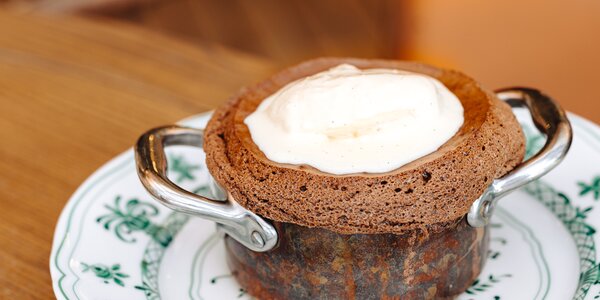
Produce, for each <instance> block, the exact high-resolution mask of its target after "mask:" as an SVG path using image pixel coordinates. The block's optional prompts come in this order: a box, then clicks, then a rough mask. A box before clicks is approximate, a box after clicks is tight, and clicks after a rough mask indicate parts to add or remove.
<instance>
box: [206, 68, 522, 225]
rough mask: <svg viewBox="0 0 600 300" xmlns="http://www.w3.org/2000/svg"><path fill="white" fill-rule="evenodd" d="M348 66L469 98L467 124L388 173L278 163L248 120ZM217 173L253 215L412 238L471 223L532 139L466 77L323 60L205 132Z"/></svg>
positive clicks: (223, 115)
mask: <svg viewBox="0 0 600 300" xmlns="http://www.w3.org/2000/svg"><path fill="white" fill-rule="evenodd" d="M340 64H351V65H354V66H356V67H358V68H361V69H373V68H388V69H399V70H404V71H410V72H414V73H420V74H425V75H428V76H431V77H433V78H436V79H438V80H439V81H440V82H442V83H443V84H444V85H446V87H447V88H448V89H449V90H450V91H451V92H452V93H454V94H455V95H456V96H457V97H458V99H460V101H461V104H462V107H463V108H464V123H463V125H462V127H460V129H459V130H458V132H457V133H456V134H455V135H454V136H452V137H451V138H450V139H449V140H448V141H447V142H445V143H444V144H443V145H442V146H441V147H439V149H437V150H436V151H435V152H433V153H431V154H429V155H426V156H424V157H421V158H419V159H416V160H414V161H412V162H410V163H408V164H406V165H403V166H401V167H399V168H397V169H395V170H392V171H388V172H384V173H357V174H347V175H335V174H329V173H325V172H322V171H319V170H318V169H316V168H314V167H311V166H307V165H300V166H298V165H291V164H281V163H276V162H273V161H271V160H269V159H268V158H267V157H266V156H265V155H264V154H263V152H261V150H260V149H259V148H258V147H257V146H256V144H255V143H254V142H253V140H252V137H251V135H250V132H249V130H248V127H247V125H246V124H245V123H244V120H245V119H246V118H247V117H248V116H249V115H250V114H251V113H253V112H254V111H255V110H256V108H257V107H258V105H260V103H261V102H262V100H264V99H265V98H267V97H269V96H270V95H271V94H273V93H275V92H277V91H278V90H279V89H281V88H282V87H283V86H285V85H286V84H288V83H290V82H292V81H295V80H298V79H300V78H303V77H306V76H310V75H313V74H316V73H318V72H322V71H325V70H327V69H330V68H333V67H336V66H338V65H340ZM205 149H206V156H207V165H208V167H209V170H210V172H211V174H213V176H214V177H215V179H216V180H217V182H218V183H219V184H221V185H222V186H223V187H224V188H225V189H227V190H228V191H229V192H231V193H232V195H233V197H234V198H235V199H236V201H237V202H238V203H239V204H241V205H242V206H244V207H245V208H247V209H249V210H251V211H253V212H255V213H258V214H260V215H262V216H265V217H267V218H269V219H271V220H275V221H281V222H289V223H294V224H298V225H302V226H307V227H321V228H326V229H329V230H332V231H335V232H338V233H344V234H351V233H396V234H401V233H405V232H407V231H409V230H412V229H417V228H420V229H422V230H424V229H431V228H437V227H440V226H441V227H443V226H444V224H445V223H448V222H454V223H456V222H457V220H458V219H459V218H461V217H462V216H464V215H465V214H466V213H467V212H468V210H469V208H470V206H471V204H472V203H473V201H474V200H475V199H477V198H478V197H479V195H481V194H482V193H483V191H484V190H485V189H486V188H487V187H488V186H489V185H490V183H491V182H492V180H493V179H494V178H498V177H501V176H502V175H504V174H505V173H506V172H508V171H509V170H512V169H513V168H514V167H515V166H516V165H517V164H519V163H520V162H521V161H522V159H523V155H524V151H525V150H524V149H525V146H524V138H523V133H522V131H521V128H520V126H519V124H518V122H517V121H516V119H515V117H514V115H513V114H512V111H511V109H510V107H509V106H508V105H507V104H506V103H504V102H502V101H501V100H499V99H497V98H496V96H494V94H492V93H491V92H488V91H486V90H484V89H482V88H481V86H480V85H479V84H478V83H477V82H475V81H474V80H473V79H471V78H469V77H467V76H466V75H464V74H462V73H460V72H456V71H449V70H442V69H438V68H434V67H431V66H426V65H423V64H418V63H412V62H398V61H385V60H359V59H332V58H330V59H318V60H313V61H309V62H306V63H303V64H300V65H298V66H295V67H292V68H289V69H287V70H285V71H283V72H281V73H279V74H277V75H275V76H273V77H272V78H270V79H268V80H266V81H263V82H261V83H260V84H258V85H256V86H254V87H251V88H248V89H245V90H243V91H242V92H241V93H240V94H238V95H237V96H235V97H234V98H233V99H231V100H230V101H229V102H228V103H227V104H226V105H224V106H222V107H221V108H219V109H218V110H217V111H216V112H215V114H214V116H213V118H212V119H211V121H210V122H209V124H208V126H207V128H206V131H205Z"/></svg>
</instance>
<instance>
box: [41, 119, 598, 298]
mask: <svg viewBox="0 0 600 300" xmlns="http://www.w3.org/2000/svg"><path fill="white" fill-rule="evenodd" d="M209 116H210V115H209V114H203V115H198V116H195V117H192V118H189V119H187V120H185V121H184V122H183V123H184V124H186V125H188V126H193V127H203V126H204V125H205V124H206V122H207V120H208V118H209ZM518 116H519V119H520V120H521V122H522V123H523V125H524V127H525V131H526V133H527V136H528V152H532V151H535V150H536V149H539V147H540V146H541V145H542V144H543V142H544V141H543V140H544V139H543V137H541V136H540V135H539V133H538V132H537V131H536V130H535V129H533V128H534V127H533V126H532V125H531V123H530V120H529V118H528V117H525V116H526V115H525V114H523V112H518ZM569 119H570V120H571V122H572V125H573V127H574V133H575V138H574V141H573V146H572V148H571V151H570V153H569V154H568V156H567V158H566V159H565V161H564V162H563V163H562V164H561V165H560V166H559V167H557V168H556V169H555V170H554V171H552V172H551V173H550V174H548V175H547V176H545V177H544V178H543V179H542V180H540V181H537V182H534V183H532V184H530V185H528V186H526V187H525V188H523V189H521V190H520V191H517V192H514V193H513V194H511V195H510V196H508V197H506V198H505V199H502V200H501V201H500V205H499V209H498V210H497V211H496V213H495V215H494V217H493V219H492V226H491V244H490V248H491V250H490V253H489V259H488V262H487V264H486V266H485V268H484V270H483V271H482V273H481V275H480V276H479V279H478V280H477V281H475V282H474V283H473V285H472V286H471V287H470V288H469V289H468V290H467V291H466V292H465V293H464V294H463V295H461V296H460V297H459V299H560V300H564V299H571V298H574V299H598V298H600V269H599V268H600V266H599V264H598V257H597V253H596V246H595V245H596V244H597V243H599V242H600V241H599V240H598V234H597V233H596V228H600V226H599V225H600V204H599V202H598V200H600V155H599V154H600V128H599V127H597V126H596V125H594V124H592V123H590V122H588V121H586V120H584V119H582V118H580V117H577V116H575V115H572V114H571V115H569ZM167 153H168V156H169V158H170V160H169V161H170V164H169V168H170V177H171V178H172V180H174V181H176V182H177V183H179V184H180V185H182V186H183V187H185V188H187V189H189V190H192V191H196V192H198V193H205V192H207V191H206V183H207V180H208V172H207V169H206V167H205V165H204V153H203V152H202V150H200V149H195V148H190V147H173V148H170V149H168V150H167ZM50 273H51V274H52V282H53V286H54V292H55V294H56V297H57V298H58V299H127V300H132V299H176V300H180V299H239V298H250V296H249V295H247V294H246V293H245V291H243V290H242V289H240V287H239V286H238V285H237V283H236V282H235V280H234V279H233V277H232V276H231V274H230V272H229V270H228V268H227V266H226V263H225V254H224V245H223V241H222V240H221V239H220V238H219V237H218V236H217V235H216V234H215V226H214V223H212V222H209V221H205V220H202V219H198V218H194V217H189V216H186V215H182V214H178V213H174V212H172V211H170V210H169V209H167V208H165V207H163V206H161V205H159V204H158V203H157V202H155V201H153V200H152V199H151V197H150V196H149V195H148V193H147V192H146V191H145V190H144V188H143V187H142V185H141V184H140V183H139V181H138V178H137V175H136V170H135V164H134V158H133V152H132V150H129V151H127V152H125V153H123V154H121V155H119V156H118V157H116V158H115V159H113V160H112V161H110V162H109V163H107V164H106V165H104V166H103V167H102V168H100V169H99V170H97V171H96V172H95V173H94V174H93V175H92V176H91V177H90V178H88V179H87V180H86V181H85V182H84V183H83V184H82V185H81V187H79V189H78V190H77V192H75V194H74V195H73V196H72V197H71V199H70V200H69V202H68V203H67V205H66V206H65V208H64V210H63V212H62V214H61V216H60V219H59V220H58V224H57V226H56V231H55V234H54V244H53V247H52V253H51V257H50Z"/></svg>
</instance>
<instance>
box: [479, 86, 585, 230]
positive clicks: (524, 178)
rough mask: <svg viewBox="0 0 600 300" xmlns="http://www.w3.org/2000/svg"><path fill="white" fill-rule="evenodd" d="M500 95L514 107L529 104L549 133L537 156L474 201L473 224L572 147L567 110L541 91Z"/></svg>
mask: <svg viewBox="0 0 600 300" xmlns="http://www.w3.org/2000/svg"><path fill="white" fill-rule="evenodd" d="M496 95H497V96H498V98H500V100H504V101H506V102H507V103H508V104H509V105H510V106H512V107H527V108H528V109H529V111H530V113H531V117H532V119H533V123H534V124H535V126H536V127H537V128H538V129H539V130H540V131H541V132H543V133H545V134H546V137H547V138H546V144H545V145H544V147H543V148H542V149H541V150H540V151H539V152H538V153H537V154H535V155H534V156H533V157H531V158H530V159H528V160H526V161H525V162H523V163H521V164H520V165H519V166H517V167H516V168H515V169H513V170H512V171H511V172H509V173H508V174H506V175H504V176H503V177H502V178H498V179H495V180H494V181H493V182H492V184H491V185H490V186H489V187H488V188H487V190H486V191H485V192H483V194H482V195H481V196H480V197H479V199H477V200H476V201H475V202H474V203H473V205H472V206H471V209H470V211H469V213H468V214H467V221H468V222H469V225H471V226H473V227H483V226H485V225H487V224H488V223H489V221H490V218H491V216H492V214H493V211H494V207H495V205H496V203H497V201H498V199H500V198H502V197H503V196H505V195H506V194H508V193H510V192H512V191H514V190H515V189H517V188H519V187H521V186H523V185H525V184H527V183H529V182H531V181H533V180H535V179H538V178H539V177H541V176H543V175H544V174H546V173H548V172H549V171H550V170H552V169H554V167H556V166H557V165H558V164H559V163H560V162H561V161H562V160H563V158H564V157H565V155H566V154H567V152H568V151H569V147H570V146H571V140H572V138H573V132H572V130H571V124H570V123H569V120H568V119H567V116H566V114H565V112H564V110H563V109H562V108H561V107H560V106H559V105H558V104H557V103H555V102H554V101H553V100H552V99H550V98H549V97H548V96H546V95H544V94H542V93H541V92H540V91H538V90H534V89H530V88H508V89H502V90H498V91H496Z"/></svg>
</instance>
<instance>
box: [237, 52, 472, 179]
mask: <svg viewBox="0 0 600 300" xmlns="http://www.w3.org/2000/svg"><path fill="white" fill-rule="evenodd" d="M463 121H464V118H463V107H462V105H461V103H460V101H459V99H458V98H457V97H456V96H455V95H454V94H453V93H452V92H450V91H449V90H448V89H447V88H446V87H445V86H444V85H443V84H442V83H441V82H439V81H438V80H437V79H435V78H432V77H430V76H426V75H423V74H417V73H411V72H407V71H402V70H395V69H365V70H361V69H358V68H356V67H355V66H352V65H349V64H342V65H339V66H337V67H334V68H332V69H329V70H327V71H324V72H321V73H317V74H315V75H312V76H309V77H306V78H303V79H300V80H297V81H294V82H291V83H289V84H287V85H286V86H284V87H283V88H281V89H280V90H279V91H277V92H276V93H274V94H272V95H271V96H269V97H268V98H266V99H265V100H264V101H263V102H262V103H261V104H260V105H259V106H258V108H257V109H256V111H255V112H253V113H252V114H250V115H249V116H248V117H247V118H246V119H245V120H244V123H245V124H246V125H247V126H248V128H249V130H250V135H251V136H252V140H253V141H254V143H255V144H256V145H257V146H258V148H259V149H260V150H261V151H262V152H263V153H264V154H265V156H266V157H267V158H268V159H270V160H272V161H274V162H278V163H287V164H295V165H309V166H312V167H314V168H316V169H318V170H320V171H322V172H326V173H331V174H337V175H343V174H351V173H383V172H388V171H392V170H394V169H397V168H399V167H401V166H403V165H405V164H407V163H409V162H411V161H413V160H416V159H418V158H420V157H423V156H425V155H427V154H429V153H431V152H434V151H435V150H437V149H438V148H439V147H440V146H441V145H442V144H444V143H445V142H446V141H448V140H449V139H450V138H451V137H452V136H453V135H454V134H455V133H456V132H457V131H458V130H459V128H460V127H461V125H462V124H463Z"/></svg>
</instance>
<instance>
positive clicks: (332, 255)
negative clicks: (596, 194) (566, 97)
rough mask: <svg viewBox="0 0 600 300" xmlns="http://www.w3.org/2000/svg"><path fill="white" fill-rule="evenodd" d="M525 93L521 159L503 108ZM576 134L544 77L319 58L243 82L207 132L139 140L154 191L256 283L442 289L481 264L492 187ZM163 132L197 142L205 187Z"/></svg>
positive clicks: (555, 156) (265, 293)
mask: <svg viewBox="0 0 600 300" xmlns="http://www.w3.org/2000/svg"><path fill="white" fill-rule="evenodd" d="M365 99H367V100H365ZM507 103H508V104H510V106H509V105H508V104H507ZM522 106H526V107H528V108H529V111H530V113H531V115H532V117H533V118H532V119H533V121H534V123H535V125H536V126H537V127H538V128H539V129H540V130H541V131H543V132H544V133H545V134H546V135H547V138H546V142H545V146H544V147H542V148H541V150H540V151H539V152H538V153H537V154H535V155H533V156H532V157H530V158H528V159H527V160H526V161H522V160H523V156H524V151H525V145H524V144H525V143H524V138H523V133H522V130H521V127H520V125H519V124H518V122H517V121H516V119H515V117H514V115H513V113H512V110H511V107H522ZM570 142H571V129H570V125H569V122H568V120H567V119H566V116H565V113H564V111H563V110H562V109H561V108H560V107H559V106H558V105H557V104H556V103H554V102H553V101H552V100H551V99H550V98H548V97H547V96H545V95H543V94H542V93H540V92H539V91H536V90H533V89H527V88H513V89H506V90H502V91H500V92H498V93H496V94H494V93H492V92H489V91H487V90H485V89H483V88H482V87H481V86H480V85H479V84H478V83H477V82H476V81H474V80H473V79H471V78H469V77H468V76H466V75H464V74H462V73H460V72H457V71H452V70H444V69H439V68H435V67H432V66H427V65H424V64H419V63H414V62H401V61H392V60H367V59H354V58H323V59H316V60H311V61H308V62H305V63H302V64H299V65H297V66H294V67H291V68H288V69H286V70H284V71H282V72H280V73H278V74H276V75H274V76H273V77H271V78H269V79H267V80H265V81H263V82H261V83H259V84H257V85H254V86H251V87H248V88H244V89H242V90H241V91H240V92H239V93H238V94H237V95H235V96H234V97H232V98H231V99H230V101H229V102H227V104H225V105H223V106H222V107H220V108H219V109H218V110H217V111H215V113H214V114H213V116H212V118H211V120H210V121H209V123H208V125H207V127H206V129H205V130H204V131H203V130H198V129H192V128H185V127H179V126H167V127H160V128H156V129H153V130H150V131H148V132H147V133H146V134H144V135H142V136H141V137H140V139H139V140H138V143H137V144H136V147H135V152H136V162H137V167H138V175H139V177H140V180H141V182H142V184H143V185H144V187H145V188H146V189H147V190H148V191H149V192H150V194H151V195H152V196H153V197H154V198H155V199H156V200H158V201H160V202H161V203H163V204H164V205H166V206H168V207H170V208H173V209H175V210H177V211H180V212H185V213H188V214H193V215H196V216H200V217H202V218H205V219H208V220H213V221H215V222H216V223H217V229H218V230H219V231H220V232H221V233H223V236H224V239H225V247H226V257H227V262H228V265H229V267H230V269H231V272H232V274H233V275H234V276H235V278H236V279H237V280H238V282H239V283H240V285H241V286H242V287H243V288H244V290H245V291H247V292H248V293H249V294H250V295H252V296H255V297H258V298H260V299H306V298H308V299H313V298H326V299H355V298H358V299H365V298H368V299H377V298H380V299H446V298H452V297H454V296H455V295H457V294H460V293H461V292H463V291H465V290H466V289H467V288H468V287H469V286H470V285H471V283H472V282H473V280H474V279H475V278H476V277H477V275H478V274H479V273H480V271H481V269H482V267H483V265H484V263H485V260H486V258H487V252H488V251H487V249H488V244H489V235H488V227H487V226H485V225H487V223H488V222H489V218H490V216H491V214H492V213H493V211H494V206H495V203H496V202H497V201H498V199H499V198H501V197H502V196H504V195H506V194H507V193H509V192H511V191H513V190H514V189H516V188H518V187H520V186H522V185H524V184H526V183H528V182H531V181H532V180H535V179H536V178H538V177H540V176H542V175H544V174H545V173H546V172H548V171H549V170H551V169H552V168H554V167H555V166H556V165H557V164H558V163H559V162H560V161H561V160H562V159H563V157H564V155H565V154H566V153H567V151H568V149H569V145H570ZM170 145H191V146H203V148H204V150H205V152H206V163H207V167H208V170H209V172H210V173H211V175H212V177H213V178H214V181H213V183H212V185H211V186H212V189H211V191H212V196H211V197H206V196H202V195H196V194H193V193H190V192H187V191H185V190H183V189H182V188H180V187H178V186H177V185H176V184H175V183H173V182H172V181H170V180H169V178H168V177H167V176H166V172H167V162H166V157H165V153H164V147H166V146H170ZM378 147H379V148H378ZM334 150H335V151H334ZM320 151H323V153H321V152H320ZM395 154H398V155H397V156H396V155H395ZM349 158H350V159H349Z"/></svg>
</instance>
